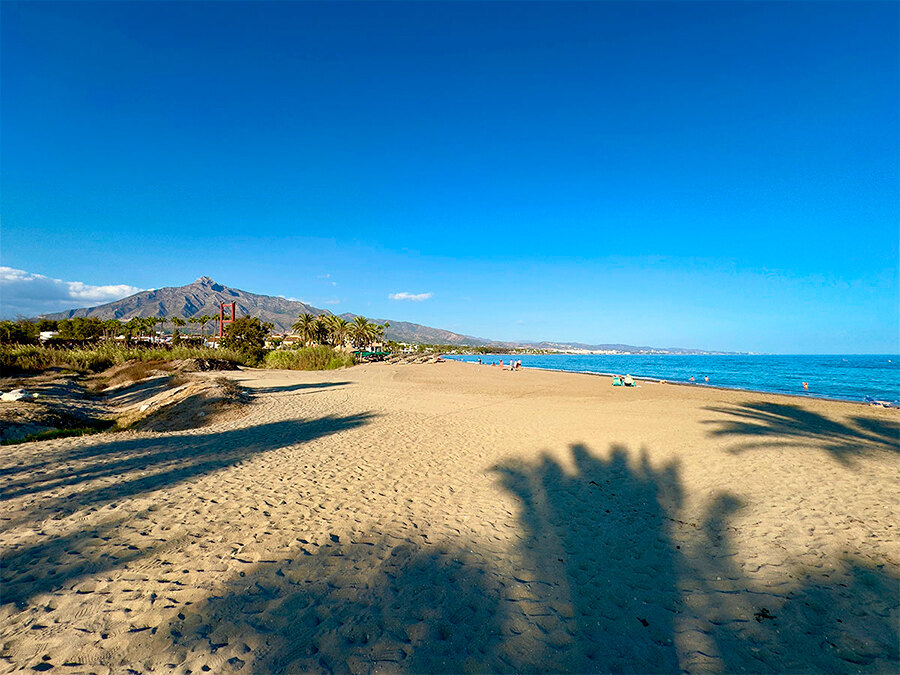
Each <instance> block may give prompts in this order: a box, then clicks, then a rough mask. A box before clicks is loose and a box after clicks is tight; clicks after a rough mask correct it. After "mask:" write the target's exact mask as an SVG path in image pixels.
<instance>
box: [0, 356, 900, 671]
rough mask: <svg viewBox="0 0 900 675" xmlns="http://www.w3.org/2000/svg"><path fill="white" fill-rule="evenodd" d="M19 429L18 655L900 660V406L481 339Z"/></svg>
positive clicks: (841, 665) (707, 664)
mask: <svg viewBox="0 0 900 675" xmlns="http://www.w3.org/2000/svg"><path fill="white" fill-rule="evenodd" d="M226 375H227V376H228V377H230V378H233V379H235V380H237V381H238V382H239V383H240V384H241V385H243V386H245V387H247V388H248V389H249V390H250V391H251V392H253V394H254V396H255V398H254V400H253V402H252V403H250V404H249V405H248V406H247V407H248V411H247V414H246V415H244V416H241V417H235V418H233V419H232V418H229V419H227V420H225V421H222V422H219V423H216V424H213V425H211V426H206V427H201V428H196V429H189V430H187V431H177V432H166V433H152V432H140V433H135V432H120V433H115V434H101V435H96V436H89V437H83V438H66V439H57V440H50V441H41V442H38V443H29V444H22V445H15V446H6V447H3V448H2V451H0V486H2V510H0V516H2V531H3V559H2V561H3V569H2V586H0V603H2V604H0V632H2V651H0V669H2V670H3V671H8V672H11V671H15V670H19V669H26V670H31V669H34V670H36V671H41V670H50V669H51V667H52V670H53V672H55V673H66V672H97V673H105V672H125V671H126V669H129V668H130V669H132V670H133V671H137V672H178V673H201V672H213V673H220V672H237V671H240V672H244V673H246V672H336V673H346V672H350V673H360V672H370V671H383V672H392V671H406V672H422V673H424V672H467V673H468V672H495V671H497V672H545V671H565V672H614V671H625V672H642V673H643V672H679V671H686V672H710V671H712V672H799V671H803V672H812V671H814V672H829V673H831V672H841V673H846V672H879V673H884V672H897V671H898V668H900V660H898V622H900V615H898V595H900V591H898V589H900V537H898V528H900V503H898V496H897V495H898V485H900V482H898V479H900V464H898V461H897V460H898V429H900V426H898V423H900V415H898V412H897V411H896V410H885V409H879V408H870V407H865V406H862V405H856V404H850V403H840V402H833V401H821V400H809V399H800V398H789V397H784V396H775V395H764V394H755V393H751V392H740V391H723V390H711V389H703V388H699V387H698V388H692V387H687V386H676V385H664V384H657V383H647V382H643V383H641V386H640V387H638V388H634V389H626V388H622V387H612V386H610V378H608V377H599V376H591V375H578V374H566V373H555V372H542V371H536V370H524V371H520V372H510V371H502V370H500V369H498V368H491V367H488V366H475V365H471V364H463V363H451V362H448V363H438V364H424V365H405V366H404V365H387V364H370V365H364V366H358V367H354V368H351V369H346V370H339V371H329V372H295V371H263V370H243V371H236V372H232V373H227V374H226Z"/></svg>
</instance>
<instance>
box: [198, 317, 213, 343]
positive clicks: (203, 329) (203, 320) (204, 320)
mask: <svg viewBox="0 0 900 675" xmlns="http://www.w3.org/2000/svg"><path fill="white" fill-rule="evenodd" d="M215 318H216V317H214V316H210V315H209V314H204V315H203V316H201V317H200V318H199V319H197V321H199V322H200V337H201V338H202V341H201V344H202V342H205V341H206V324H208V323H209V322H210V321H212V320H213V319H215Z"/></svg>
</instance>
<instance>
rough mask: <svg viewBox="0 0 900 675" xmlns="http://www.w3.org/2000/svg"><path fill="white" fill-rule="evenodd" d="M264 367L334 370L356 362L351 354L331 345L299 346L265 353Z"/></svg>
mask: <svg viewBox="0 0 900 675" xmlns="http://www.w3.org/2000/svg"><path fill="white" fill-rule="evenodd" d="M264 362H265V367H266V368H282V369H285V370H334V369H336V368H344V367H346V366H352V365H355V364H356V357H355V356H353V355H352V354H345V353H344V352H339V351H337V350H335V349H332V348H331V347H323V346H317V347H301V348H299V349H291V350H287V349H276V350H275V351H271V352H269V353H268V354H266V356H265V359H264Z"/></svg>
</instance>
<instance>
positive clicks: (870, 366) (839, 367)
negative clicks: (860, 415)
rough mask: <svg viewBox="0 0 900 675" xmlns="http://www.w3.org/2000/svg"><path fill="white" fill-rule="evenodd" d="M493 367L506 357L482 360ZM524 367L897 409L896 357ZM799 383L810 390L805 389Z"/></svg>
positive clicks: (538, 361) (578, 358)
mask: <svg viewBox="0 0 900 675" xmlns="http://www.w3.org/2000/svg"><path fill="white" fill-rule="evenodd" d="M447 358H452V359H456V360H459V361H477V360H478V358H479V357H478V356H449V357H447ZM480 358H481V359H482V361H483V362H485V363H491V362H494V361H499V360H500V359H503V361H504V362H505V363H508V362H509V359H510V358H512V357H511V356H509V355H486V356H481V357H480ZM515 358H516V359H521V361H522V366H524V367H526V368H546V369H550V370H566V371H573V372H580V373H615V374H620V375H626V374H630V375H633V376H635V377H648V378H654V379H661V380H669V381H671V382H689V381H690V377H691V376H692V375H693V376H694V378H696V380H697V386H705V383H704V381H703V378H704V377H706V376H708V377H709V384H710V385H711V386H716V387H729V388H735V389H751V390H753V391H765V392H774V393H778V394H797V395H798V396H812V397H822V398H839V399H845V400H848V401H864V400H865V397H866V396H871V397H872V398H875V399H879V400H885V401H891V402H892V403H894V404H895V405H900V356H898V355H891V354H888V355H875V356H872V355H866V356H701V355H696V356H674V355H637V354H635V355H622V356H612V355H605V354H547V355H531V354H522V355H519V356H516V357H515ZM803 382H807V383H808V384H809V391H804V390H803Z"/></svg>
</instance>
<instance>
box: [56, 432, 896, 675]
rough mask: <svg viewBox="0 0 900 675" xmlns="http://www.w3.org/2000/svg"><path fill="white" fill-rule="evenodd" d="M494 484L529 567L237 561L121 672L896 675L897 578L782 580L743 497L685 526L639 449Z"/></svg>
mask: <svg viewBox="0 0 900 675" xmlns="http://www.w3.org/2000/svg"><path fill="white" fill-rule="evenodd" d="M569 459H570V460H571V461H563V460H569ZM494 471H495V475H496V476H497V477H498V479H499V481H500V484H501V485H502V486H503V487H504V488H505V489H506V490H508V491H509V493H510V494H511V495H513V496H514V497H515V498H516V500H517V502H518V505H519V512H518V526H519V527H518V534H519V535H520V544H519V546H518V549H517V550H516V551H514V552H513V558H511V559H510V560H506V561H497V563H496V564H491V563H489V562H487V561H488V560H490V559H492V556H491V555H490V554H489V553H488V551H487V549H485V550H484V551H482V550H481V548H480V547H479V546H478V544H477V542H472V543H469V542H463V541H455V540H454V541H450V542H447V543H439V544H417V543H414V542H416V541H418V539H417V538H416V537H415V535H414V534H413V533H410V532H406V533H404V532H370V533H367V534H355V535H352V536H351V535H343V534H342V535H340V536H337V535H332V536H331V537H330V538H327V539H325V540H321V539H320V540H317V541H306V540H304V539H303V538H302V537H298V538H297V541H296V544H294V545H293V546H292V547H291V548H290V549H288V550H285V551H278V552H274V551H273V554H272V558H271V560H268V561H261V562H256V563H252V562H250V561H243V560H238V559H235V560H233V561H232V564H233V565H238V569H239V570H240V571H239V572H237V573H235V574H233V575H232V576H231V577H229V578H226V579H224V580H223V582H222V583H221V584H219V585H217V586H216V588H215V589H214V590H213V591H212V592H211V593H210V594H209V595H207V596H206V597H205V598H204V599H202V600H199V601H195V602H193V603H185V604H184V605H183V606H180V607H178V608H174V609H172V610H171V611H170V612H168V613H167V615H166V617H165V618H164V620H162V621H161V622H159V623H155V624H153V626H152V628H150V626H148V629H147V630H143V629H142V630H141V631H140V632H136V633H135V634H134V635H133V636H132V637H131V639H130V640H129V647H128V653H127V656H126V655H123V656H122V658H123V660H124V661H125V662H124V663H120V664H112V665H117V666H123V667H124V666H125V665H132V664H138V665H139V664H142V663H147V662H149V661H150V660H152V659H154V658H157V656H156V655H159V654H165V658H166V662H168V663H171V664H179V665H181V666H183V667H184V668H185V669H190V670H191V671H192V672H206V671H209V672H235V671H239V670H240V671H242V672H273V673H277V672H338V673H343V672H372V671H391V672H415V673H423V672H454V673H455V672H591V673H594V672H642V673H647V672H653V673H662V672H680V671H685V672H706V671H717V672H721V671H728V672H797V671H809V670H819V671H823V672H847V671H850V670H853V671H857V670H862V671H869V672H896V671H897V667H898V659H897V650H896V644H897V630H896V625H897V615H896V612H897V599H898V598H897V596H898V592H897V589H898V577H897V576H896V574H895V573H893V572H892V571H890V569H891V568H889V567H885V566H879V564H878V563H874V562H871V561H864V560H862V559H853V558H850V557H845V558H841V559H837V560H829V561H826V562H828V563H829V564H828V565H827V566H823V567H822V568H821V569H817V570H805V569H802V568H799V567H791V568H789V569H788V568H787V566H785V569H784V570H783V571H782V570H778V574H777V575H775V577H774V581H773V582H771V583H767V582H766V578H763V577H761V576H759V575H758V574H757V572H756V571H755V570H753V569H749V568H748V567H745V566H744V564H743V563H742V561H741V560H740V559H739V558H738V547H737V546H736V545H735V544H734V542H733V539H734V538H735V537H736V536H738V535H739V531H738V529H737V528H738V527H739V521H737V520H736V516H737V514H738V513H740V511H741V509H742V508H744V506H743V504H742V502H741V501H740V500H739V499H738V498H737V497H735V496H733V495H728V494H721V495H718V496H716V497H715V498H714V499H712V500H711V503H710V505H709V506H708V507H707V508H706V510H705V514H704V517H703V518H702V519H700V520H698V521H697V522H689V521H688V520H687V519H681V518H680V508H681V505H682V501H683V488H682V485H681V479H680V469H679V466H678V465H677V464H676V463H669V464H665V465H663V466H661V467H659V466H654V465H653V464H652V463H651V461H650V460H649V458H648V455H647V454H646V453H640V454H632V453H630V452H629V451H628V450H627V448H625V447H624V446H620V445H613V446H611V447H610V448H609V451H608V452H607V453H606V454H605V455H602V456H599V455H597V454H594V453H593V452H592V451H591V450H590V449H589V448H587V447H585V446H583V445H575V446H572V447H571V456H570V457H563V458H560V459H556V458H554V457H552V456H550V455H549V454H547V455H544V456H543V457H541V458H539V459H538V460H537V461H534V462H521V461H516V462H510V463H508V464H505V465H502V466H498V467H495V469H494ZM69 543H70V542H63V543H62V545H61V546H60V547H59V550H60V551H62V550H64V549H65V548H66V547H67V546H68V545H69ZM504 563H511V564H512V569H510V567H509V566H507V565H504ZM241 566H244V567H243V568H241ZM139 628H140V627H139Z"/></svg>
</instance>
